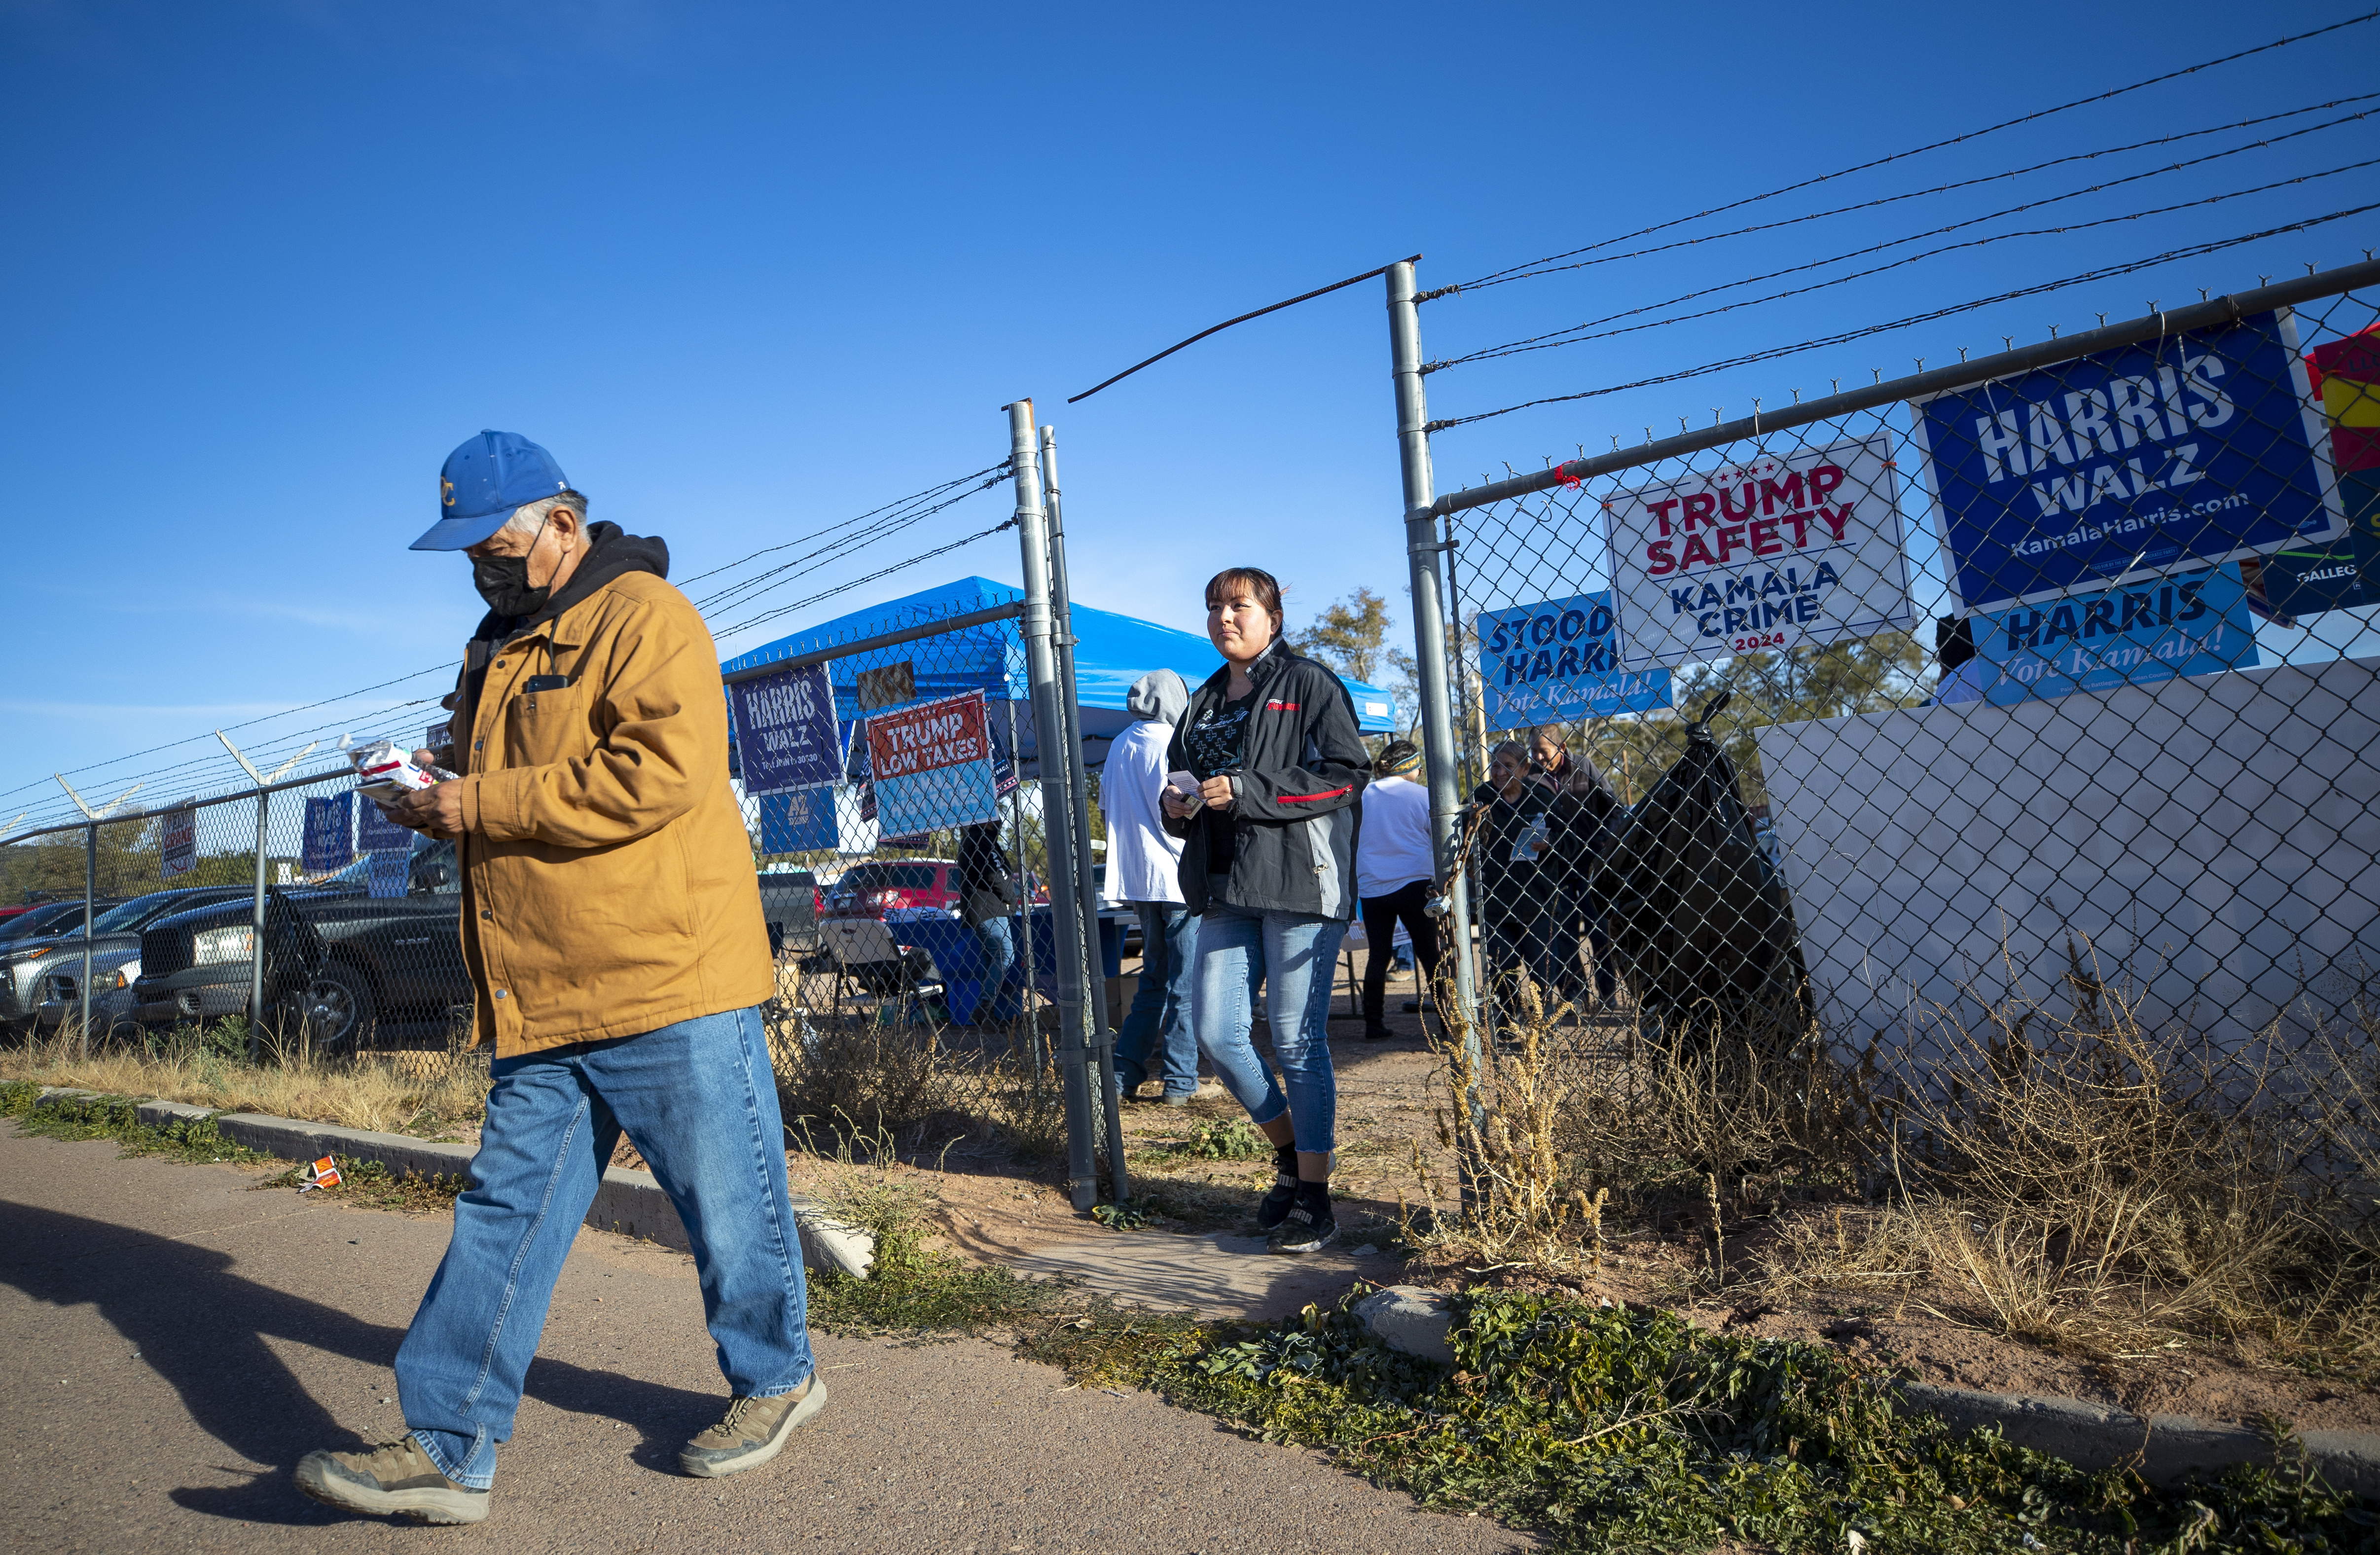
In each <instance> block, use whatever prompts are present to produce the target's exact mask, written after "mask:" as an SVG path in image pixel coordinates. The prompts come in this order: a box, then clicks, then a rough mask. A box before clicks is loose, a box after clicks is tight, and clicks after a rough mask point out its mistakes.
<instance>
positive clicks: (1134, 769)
mask: <svg viewBox="0 0 2380 1555" xmlns="http://www.w3.org/2000/svg"><path fill="white" fill-rule="evenodd" d="M1189 701H1190V688H1189V687H1188V686H1185V685H1184V683H1183V680H1182V677H1181V676H1180V675H1178V674H1174V673H1173V672H1172V670H1151V671H1150V672H1149V673H1148V674H1145V675H1142V676H1141V677H1140V678H1139V679H1138V680H1136V681H1134V682H1133V683H1132V691H1131V694H1130V695H1128V696H1127V697H1125V699H1124V704H1123V705H1124V710H1125V711H1127V712H1130V713H1131V714H1132V715H1133V718H1134V719H1135V723H1133V724H1132V726H1131V727H1130V728H1127V729H1126V730H1124V732H1123V734H1121V735H1117V736H1116V737H1115V740H1114V743H1112V744H1111V745H1110V746H1109V747H1108V759H1107V763H1106V765H1105V766H1104V767H1103V768H1102V769H1101V771H1100V775H1099V809H1100V810H1101V812H1102V813H1104V814H1105V815H1106V817H1107V829H1108V880H1107V895H1108V900H1109V901H1111V902H1114V903H1117V904H1119V905H1123V906H1128V907H1131V908H1133V909H1135V911H1137V912H1138V913H1139V914H1140V990H1139V991H1138V992H1137V993H1135V995H1134V996H1133V1001H1132V1010H1131V1012H1130V1013H1129V1014H1126V1015H1125V1016H1124V1018H1123V1030H1122V1031H1120V1032H1118V1033H1117V1034H1116V1054H1115V1066H1116V1085H1117V1087H1118V1088H1119V1089H1121V1090H1122V1091H1123V1094H1124V1095H1125V1096H1130V1095H1132V1093H1133V1092H1134V1091H1135V1090H1137V1089H1139V1088H1140V1086H1141V1084H1142V1083H1143V1082H1144V1081H1146V1080H1147V1079H1148V1077H1149V1071H1150V1068H1151V1065H1152V1063H1154V1064H1155V1065H1156V1066H1157V1067H1158V1069H1159V1072H1160V1077H1161V1078H1162V1079H1163V1080H1164V1082H1165V1104H1166V1105H1167V1106H1169V1107H1182V1106H1186V1105H1188V1104H1189V1100H1190V1098H1191V1097H1192V1096H1194V1095H1196V1093H1197V1090H1198V1039H1197V1034H1196V1032H1195V1031H1194V1030H1193V1029H1192V1027H1191V1025H1190V962H1191V953H1192V952H1194V951H1195V950H1196V948H1197V945H1198V915H1197V914H1196V913H1194V912H1192V911H1191V910H1190V909H1189V907H1188V906H1187V905H1185V904H1184V902H1183V900H1182V882H1181V879H1180V874H1181V869H1182V841H1181V839H1180V838H1178V837H1173V836H1170V835H1168V834H1167V832H1166V830H1165V822H1164V818H1163V816H1162V815H1161V814H1160V812H1159V809H1158V802H1157V796H1158V791H1159V790H1160V789H1162V788H1163V787H1164V786H1165V771H1166V769H1165V751H1166V747H1168V746H1169V745H1171V744H1172V741H1173V726H1174V725H1175V724H1176V723H1180V722H1181V721H1182V710H1183V709H1184V707H1185V706H1187V705H1188V704H1189ZM1152 1049H1154V1050H1155V1051H1151V1050H1152Z"/></svg>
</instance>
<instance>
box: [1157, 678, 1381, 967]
mask: <svg viewBox="0 0 2380 1555" xmlns="http://www.w3.org/2000/svg"><path fill="white" fill-rule="evenodd" d="M1231 680H1232V666H1231V665H1229V664H1225V665H1224V666H1223V667H1222V668H1221V669H1220V670H1217V671H1216V672H1215V673H1214V674H1212V675H1209V676H1208V678H1207V680H1206V682H1205V683H1204V684H1203V685H1201V686H1199V687H1198V688H1197V689H1196V690H1195V691H1193V692H1191V693H1190V705H1189V706H1188V707H1187V708H1185V709H1184V710H1183V713H1182V721H1181V722H1180V723H1177V724H1175V725H1174V732H1173V743H1172V746H1170V747H1168V748H1167V750H1166V755H1165V764H1166V766H1167V768H1168V769H1169V770H1171V771H1196V769H1195V768H1193V767H1192V766H1191V764H1190V762H1189V759H1188V758H1187V757H1186V756H1185V755H1184V747H1183V735H1184V732H1185V731H1188V730H1191V729H1195V728H1196V727H1197V725H1198V723H1199V720H1200V719H1201V718H1202V717H1210V716H1212V715H1213V714H1215V713H1216V712H1218V711H1220V710H1221V709H1222V707H1223V705H1224V704H1225V703H1226V702H1228V701H1229V700H1230V699H1231V693H1230V689H1229V688H1230V686H1231ZM1248 680H1249V683H1250V684H1251V685H1252V686H1254V688H1255V691H1254V704H1255V705H1254V706H1253V707H1252V708H1251V709H1250V710H1249V713H1248V728H1247V735H1246V740H1245V744H1244V745H1243V746H1242V747H1241V755H1240V765H1239V766H1238V767H1237V768H1236V769H1234V770H1233V773H1232V788H1233V795H1234V797H1233V801H1232V808H1231V809H1230V811H1229V817H1230V820H1231V824H1232V845H1233V856H1232V866H1231V884H1230V886H1229V887H1228V888H1227V889H1226V891H1225V893H1224V899H1225V900H1226V901H1228V902H1229V903H1230V904H1231V905H1233V906H1234V907H1240V908H1243V909H1245V910H1246V911H1249V912H1287V913H1311V914H1315V915H1317V916H1318V917H1335V918H1340V919H1342V920H1344V919H1348V918H1352V917H1354V914H1355V832H1356V830H1357V828H1358V827H1359V826H1361V825H1362V823H1363V814H1364V812H1363V808H1362V807H1361V806H1359V805H1357V804H1356V802H1355V799H1356V796H1357V795H1359V794H1361V793H1362V792H1363V791H1364V784H1366V783H1367V782H1369V781H1370V778H1371V769H1370V758H1369V757H1368V755H1367V754H1366V751H1365V749H1364V738H1363V734H1362V732H1361V730H1360V729H1359V728H1358V727H1357V725H1356V723H1355V702H1354V699H1353V698H1352V697H1350V696H1349V695H1348V694H1347V687H1346V686H1345V685H1344V684H1343V683H1342V681H1341V680H1340V679H1339V677H1338V676H1337V675H1335V674H1332V673H1331V672H1330V668H1329V667H1328V666H1327V665H1324V664H1320V663H1318V662H1315V661H1314V660H1312V659H1308V658H1306V657H1305V656H1304V655H1302V654H1299V653H1295V652H1293V651H1291V650H1290V649H1288V648H1287V647H1285V646H1283V645H1281V644H1280V643H1278V642H1276V643H1275V644H1274V645H1273V646H1272V647H1271V648H1269V649H1267V650H1265V653H1264V656H1263V657H1261V658H1259V659H1258V660H1257V662H1255V663H1253V664H1251V665H1249V666H1248ZM1196 775H1197V776H1198V777H1199V778H1200V779H1202V780H1203V779H1205V778H1208V777H1211V776H1213V775H1214V774H1213V773H1209V772H1197V773H1196ZM1206 813H1207V812H1205V811H1203V810H1202V811H1200V812H1199V813H1198V814H1196V815H1194V816H1191V817H1190V818H1189V819H1187V820H1174V819H1173V818H1172V817H1171V816H1168V817H1166V818H1165V829H1166V831H1168V832H1171V833H1172V834H1173V835H1174V836H1177V837H1180V838H1182V839H1184V844H1185V845H1184V848H1183V850H1182V896H1183V900H1184V902H1185V903H1186V904H1187V905H1188V906H1189V908H1190V910H1191V911H1192V912H1194V913H1203V912H1205V911H1206V910H1207V906H1208V898H1207V826H1206V820H1205V817H1206Z"/></svg>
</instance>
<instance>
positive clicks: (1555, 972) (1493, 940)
mask: <svg viewBox="0 0 2380 1555" xmlns="http://www.w3.org/2000/svg"><path fill="white" fill-rule="evenodd" d="M1471 797H1472V809H1471V815H1470V818H1469V820H1468V822H1467V824H1468V825H1469V826H1470V828H1471V829H1472V831H1473V832H1474V836H1473V839H1472V843H1471V857H1472V859H1473V861H1474V863H1475V865H1476V867H1477V869H1478V872H1479V896H1478V900H1479V922H1480V927H1482V928H1483V929H1486V930H1487V931H1488V933H1487V938H1488V947H1487V948H1488V963H1489V965H1490V966H1492V967H1493V968H1494V969H1495V975H1496V978H1497V980H1498V981H1500V982H1504V981H1508V980H1509V979H1510V978H1512V977H1513V976H1514V975H1515V974H1516V973H1522V972H1525V973H1526V974H1527V975H1528V976H1529V978H1531V979H1532V980H1533V981H1534V982H1535V983H1536V985H1537V990H1538V997H1539V998H1540V999H1542V1000H1543V1001H1544V1002H1545V1003H1546V1004H1547V1005H1548V1006H1550V1005H1551V1004H1552V1003H1553V1002H1554V1001H1555V999H1556V998H1557V997H1559V993H1560V983H1561V963H1560V956H1559V955H1558V954H1557V952H1556V949H1555V942H1556V934H1555V922H1556V909H1557V906H1558V905H1559V904H1560V900H1561V884H1562V881H1561V878H1560V866H1559V863H1558V858H1559V855H1558V854H1557V853H1556V851H1555V847H1556V839H1555V833H1554V813H1553V812H1554V808H1555V800H1556V796H1555V794H1554V791H1553V789H1552V788H1551V787H1550V786H1549V785H1548V784H1542V783H1533V782H1531V781H1529V749H1528V747H1526V746H1524V745H1523V744H1522V743H1521V742H1520V741H1519V740H1505V741H1503V742H1501V743H1500V744H1499V745H1498V746H1497V747H1495V748H1494V749H1493V750H1491V751H1489V752H1488V781H1487V782H1486V783H1483V784H1480V785H1479V788H1478V791H1477V792H1476V793H1475V794H1474V795H1472V796H1471ZM1573 944H1575V942H1573ZM1574 959H1575V957H1573V960H1574Z"/></svg>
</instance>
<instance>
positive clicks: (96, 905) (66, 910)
mask: <svg viewBox="0 0 2380 1555" xmlns="http://www.w3.org/2000/svg"><path fill="white" fill-rule="evenodd" d="M123 901H124V898H123V897H121V896H103V897H101V898H100V899H99V900H98V901H96V902H93V903H92V904H91V910H92V911H93V912H94V913H103V912H105V911H107V909H108V908H110V907H114V906H119V905H122V904H123ZM69 921H71V923H72V924H73V926H74V931H75V932H76V933H77V934H80V933H81V932H82V898H81V897H79V896H78V897H76V898H75V899H74V900H73V901H71V902H36V903H34V904H33V905H31V906H30V907H27V908H26V909H24V911H22V912H20V913H18V915H17V916H16V917H12V918H10V919H8V920H7V921H6V922H5V923H0V945H17V944H22V943H24V942H26V941H29V940H40V939H46V938H47V937H48V936H50V935H52V934H56V933H60V932H62V931H63V930H64V929H65V927H66V926H67V923H68V922H69Z"/></svg>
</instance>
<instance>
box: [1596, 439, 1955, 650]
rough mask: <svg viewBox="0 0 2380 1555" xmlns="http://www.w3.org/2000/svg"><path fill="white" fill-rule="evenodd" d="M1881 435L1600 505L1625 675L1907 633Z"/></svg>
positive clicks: (1906, 602)
mask: <svg viewBox="0 0 2380 1555" xmlns="http://www.w3.org/2000/svg"><path fill="white" fill-rule="evenodd" d="M1891 446H1892V445H1891V441H1890V438H1889V437H1888V434H1886V433H1883V432H1878V433H1876V435H1875V436H1874V437H1870V438H1866V439H1862V440H1854V441H1851V442H1845V443H1835V444H1834V445H1832V446H1831V447H1827V448H1815V449H1804V450H1802V451H1800V452H1797V453H1792V454H1780V455H1775V456H1770V455H1760V456H1755V457H1753V458H1750V459H1747V460H1745V461H1743V463H1741V464H1736V465H1730V466H1728V467H1726V468H1720V469H1716V470H1711V471H1707V472H1704V473H1698V474H1694V475H1690V476H1687V477H1685V478H1683V479H1682V480H1672V481H1670V482H1667V483H1666V484H1663V485H1659V486H1647V487H1645V488H1643V489H1641V490H1638V491H1633V492H1619V493H1617V494H1615V495H1613V496H1610V497H1607V498H1605V499H1604V504H1603V517H1604V526H1605V531H1606V534H1607V536H1608V538H1609V543H1610V546H1611V574H1612V579H1613V582H1614V583H1615V585H1616V588H1615V589H1614V592H1615V593H1616V594H1618V596H1619V600H1620V628H1621V649H1620V662H1621V667H1623V668H1626V669H1642V668H1644V667H1645V666H1647V665H1652V664H1674V663H1680V662H1684V661H1686V660H1691V659H1715V658H1721V657H1724V656H1726V655H1730V654H1735V653H1756V652H1771V651H1777V650H1784V649H1790V648H1815V647H1817V646H1819V645H1820V644H1823V643H1829V642H1835V641H1838V640H1840V639H1841V638H1863V637H1868V636H1871V635H1873V634H1875V633H1876V632H1881V631H1885V630H1887V629H1888V628H1891V627H1896V626H1897V627H1901V628H1904V629H1905V628H1907V627H1909V626H1912V625H1913V624H1914V623H1915V620H1916V617H1915V613H1914V612H1913V608H1912V606H1911V604H1910V599H1909V559H1908V556H1907V554H1906V553H1905V552H1904V550H1903V548H1902V543H1901V538H1902V537H1901V525H1900V501H1899V499H1898V495H1897V493H1896V491H1895V487H1894V482H1893V462H1892V453H1891Z"/></svg>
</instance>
